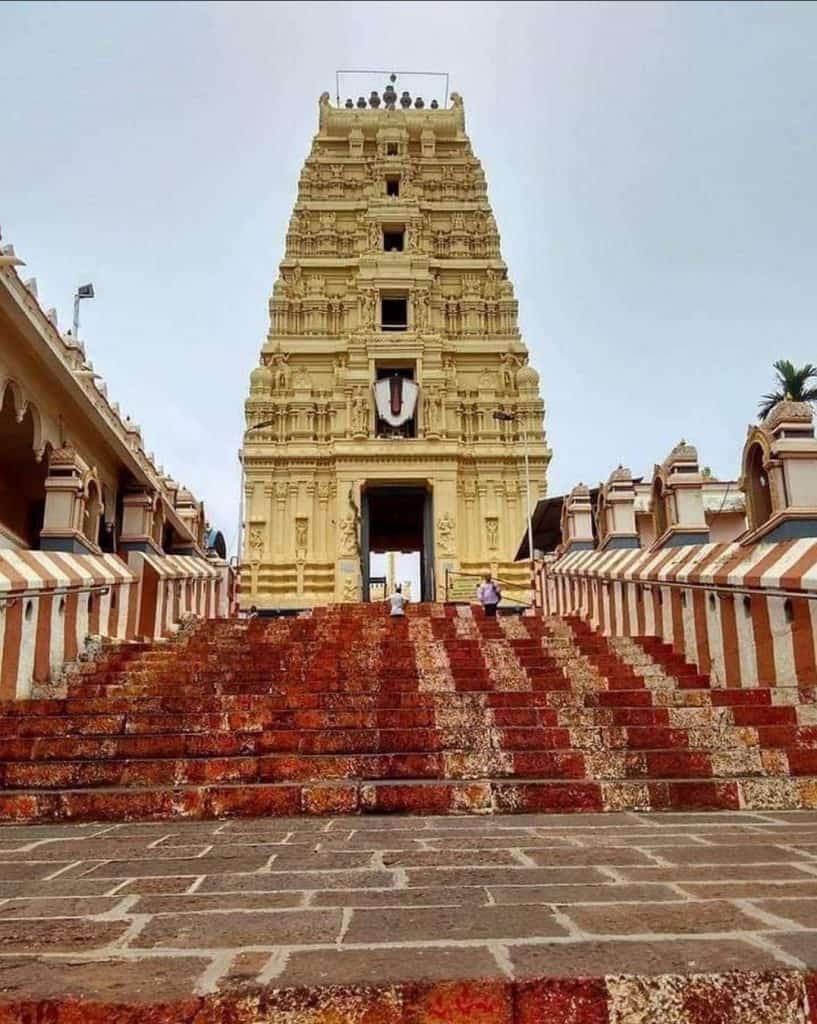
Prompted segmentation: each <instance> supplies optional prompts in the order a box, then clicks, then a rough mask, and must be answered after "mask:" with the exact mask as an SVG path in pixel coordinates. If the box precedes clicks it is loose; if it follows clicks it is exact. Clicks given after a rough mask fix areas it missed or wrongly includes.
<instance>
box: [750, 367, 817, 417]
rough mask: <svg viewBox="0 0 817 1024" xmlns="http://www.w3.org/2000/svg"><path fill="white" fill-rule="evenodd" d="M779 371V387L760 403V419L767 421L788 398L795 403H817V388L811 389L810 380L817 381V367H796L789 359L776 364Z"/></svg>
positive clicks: (777, 382) (765, 396)
mask: <svg viewBox="0 0 817 1024" xmlns="http://www.w3.org/2000/svg"><path fill="white" fill-rule="evenodd" d="M774 368H775V370H776V371H777V381H776V384H777V387H776V389H775V390H774V391H772V392H770V393H769V394H768V395H764V396H763V398H762V399H761V401H760V412H759V413H758V419H761V420H762V419H765V418H766V417H767V416H768V415H769V413H770V412H771V411H772V409H773V408H774V406H775V405H777V403H778V402H782V401H783V399H785V398H788V399H790V400H791V401H794V402H817V387H814V386H812V387H809V381H810V380H817V366H814V365H813V364H812V363H804V364H803V365H802V366H795V365H794V363H791V362H789V360H788V359H778V360H777V362H776V363H774Z"/></svg>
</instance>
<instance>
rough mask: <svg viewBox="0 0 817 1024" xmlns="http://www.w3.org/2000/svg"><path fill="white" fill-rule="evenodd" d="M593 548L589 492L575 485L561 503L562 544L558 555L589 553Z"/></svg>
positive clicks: (591, 508)
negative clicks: (578, 552) (570, 552)
mask: <svg viewBox="0 0 817 1024" xmlns="http://www.w3.org/2000/svg"><path fill="white" fill-rule="evenodd" d="M593 547H595V539H594V537H593V506H592V504H591V501H590V490H589V488H587V487H586V486H585V485H584V484H577V485H576V486H575V487H574V488H573V490H572V491H571V492H570V494H568V496H567V497H566V498H565V500H564V502H563V503H562V543H561V545H560V547H559V553H560V554H566V553H567V552H568V551H589V550H590V549H592V548H593Z"/></svg>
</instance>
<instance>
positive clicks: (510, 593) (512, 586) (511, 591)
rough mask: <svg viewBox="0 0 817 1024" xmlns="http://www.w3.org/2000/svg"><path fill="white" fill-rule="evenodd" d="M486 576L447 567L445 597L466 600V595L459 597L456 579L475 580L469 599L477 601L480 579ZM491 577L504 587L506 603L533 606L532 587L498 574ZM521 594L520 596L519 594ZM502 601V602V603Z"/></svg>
mask: <svg viewBox="0 0 817 1024" xmlns="http://www.w3.org/2000/svg"><path fill="white" fill-rule="evenodd" d="M483 578H484V575H483V573H478V572H460V571H459V570H457V569H446V570H445V599H446V601H454V600H458V599H459V600H465V598H464V597H460V598H458V597H457V595H456V589H455V588H456V582H455V581H456V580H457V579H461V580H474V583H473V586H472V588H471V593H470V595H469V596H468V599H469V600H471V601H476V599H477V597H476V591H477V587H478V586H479V581H480V580H482V579H483ZM491 579H493V581H494V582H495V583H498V584H499V585H500V587H502V601H505V602H506V603H513V604H514V605H521V606H522V607H524V608H530V607H531V600H530V593H531V592H530V588H529V587H525V586H521V585H520V584H519V583H512V582H511V581H510V580H503V579H500V578H499V577H497V576H492V577H491ZM517 595H519V596H517ZM502 601H500V604H502Z"/></svg>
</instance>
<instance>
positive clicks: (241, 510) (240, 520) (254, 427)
mask: <svg viewBox="0 0 817 1024" xmlns="http://www.w3.org/2000/svg"><path fill="white" fill-rule="evenodd" d="M271 426H274V420H262V422H261V423H254V424H253V425H252V426H251V427H247V429H246V430H245V431H244V437H245V438H246V436H247V434H249V433H251V432H252V431H253V430H262V429H263V428H264V427H271ZM238 464H239V465H240V466H241V489H240V491H239V492H238V543H237V544H236V550H235V557H236V566H237V568H238V570H239V572H240V571H241V544H242V541H243V533H244V477H245V473H244V454H243V452H242V451H241V450H239V452H238Z"/></svg>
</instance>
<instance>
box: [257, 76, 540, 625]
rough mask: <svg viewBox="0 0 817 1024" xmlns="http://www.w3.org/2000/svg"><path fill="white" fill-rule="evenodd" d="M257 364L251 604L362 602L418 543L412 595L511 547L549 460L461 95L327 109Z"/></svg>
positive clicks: (460, 581) (523, 573) (509, 557)
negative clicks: (376, 579)
mask: <svg viewBox="0 0 817 1024" xmlns="http://www.w3.org/2000/svg"><path fill="white" fill-rule="evenodd" d="M269 312H270V327H269V332H268V334H267V338H266V340H265V342H264V344H263V347H262V349H261V358H260V365H259V366H258V367H257V368H256V369H254V370H253V371H252V374H251V375H250V393H249V397H248V399H247V402H246V425H247V429H246V432H245V435H244V444H243V449H242V463H243V469H244V490H243V499H244V513H243V521H244V531H243V540H242V566H243V575H242V580H241V595H242V597H241V603H242V605H244V606H248V605H250V604H256V605H257V606H258V607H259V608H265V607H266V608H303V607H311V606H313V605H320V604H327V603H333V602H344V601H346V602H348V601H359V600H364V601H365V600H369V599H370V596H371V594H372V593H374V592H375V591H374V590H373V589H372V587H371V586H370V583H372V582H373V580H372V577H373V576H374V575H375V571H374V569H373V566H374V565H375V560H374V558H373V556H376V555H378V554H388V553H393V552H402V553H414V556H415V558H416V560H417V563H418V577H419V589H420V593H419V594H414V595H413V596H415V597H416V598H418V599H419V598H422V599H425V600H435V599H436V600H440V599H442V598H444V597H445V596H452V593H453V590H454V589H456V588H460V589H462V587H463V586H464V587H465V588H466V589H467V590H468V592H469V593H470V592H471V591H472V590H473V583H474V580H473V578H472V575H471V574H474V575H476V574H478V573H480V572H483V571H486V570H490V571H492V572H493V573H494V575H496V576H498V577H500V578H503V579H506V580H508V581H510V582H512V583H517V584H518V585H519V586H520V587H527V586H528V584H529V575H528V567H527V565H525V564H520V563H515V562H514V555H515V552H516V549H517V546H518V543H519V538H520V536H521V534H522V533H523V531H524V528H525V523H526V518H527V502H528V494H527V484H528V481H527V478H526V472H525V456H526V455H527V456H528V462H529V474H530V499H531V501H532V502H536V500H537V499H538V498H540V497H542V496H543V495H544V494H545V472H546V469H547V465H548V461H549V459H550V451H549V449H548V447H547V445H546V441H545V435H544V432H543V424H542V420H543V413H544V407H543V403H542V400H541V398H540V395H539V376H538V374H537V373H536V371H535V370H534V369H533V368H532V367H531V366H530V365H528V353H527V349H526V347H525V344H524V342H523V341H522V338H521V337H520V333H519V328H518V323H517V313H518V307H517V302H516V299H515V298H514V291H513V285H512V283H511V281H510V279H509V277H508V272H507V267H506V265H505V263H504V261H503V259H502V256H501V252H500V246H499V234H498V231H497V226H496V222H495V220H494V217H493V214H492V212H491V207H490V204H489V202H488V197H487V190H486V183H485V174H484V172H483V170H482V165H481V164H480V161H479V160H478V159H477V158H476V157H475V156H474V154H473V152H472V149H471V143H470V140H469V139H468V136H467V135H466V133H465V114H464V108H463V102H462V99H461V98H460V96H459V95H457V94H456V93H453V94H452V95H451V102H450V105H447V106H443V107H440V106H438V105H437V104H436V103H434V104H432V105H431V106H430V107H426V106H425V105H424V104H423V101H422V100H421V99H419V98H417V99H415V100H414V101H413V106H412V99H411V97H410V96H409V95H408V93H406V92H404V93H403V94H402V96H401V97H400V99H399V100H398V98H397V92H396V91H395V90H394V87H393V86H392V85H391V84H390V85H388V86H387V87H386V90H385V92H384V94H383V97H382V105H381V98H380V96H378V95H377V93H372V96H371V97H370V99H369V101H368V102H367V101H366V100H364V99H362V98H361V99H360V100H358V101H357V104H356V105H355V104H354V103H353V102H352V101H351V100H347V101H346V105H345V107H341V106H333V105H331V104H330V101H329V95H328V94H327V93H324V95H323V96H321V98H320V103H319V128H318V134H317V135H316V136H315V138H314V140H313V143H312V148H311V151H310V153H309V156H308V157H307V159H306V162H305V164H304V168H303V171H302V173H301V177H300V181H299V187H298V198H297V202H296V204H295V209H294V211H293V214H292V219H291V221H290V225H289V230H288V232H287V237H286V254H285V257H284V259H283V260H282V261H281V265H280V273H279V277H278V280H277V281H276V282H275V285H274V286H273V291H272V297H271V299H270V303H269Z"/></svg>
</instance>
